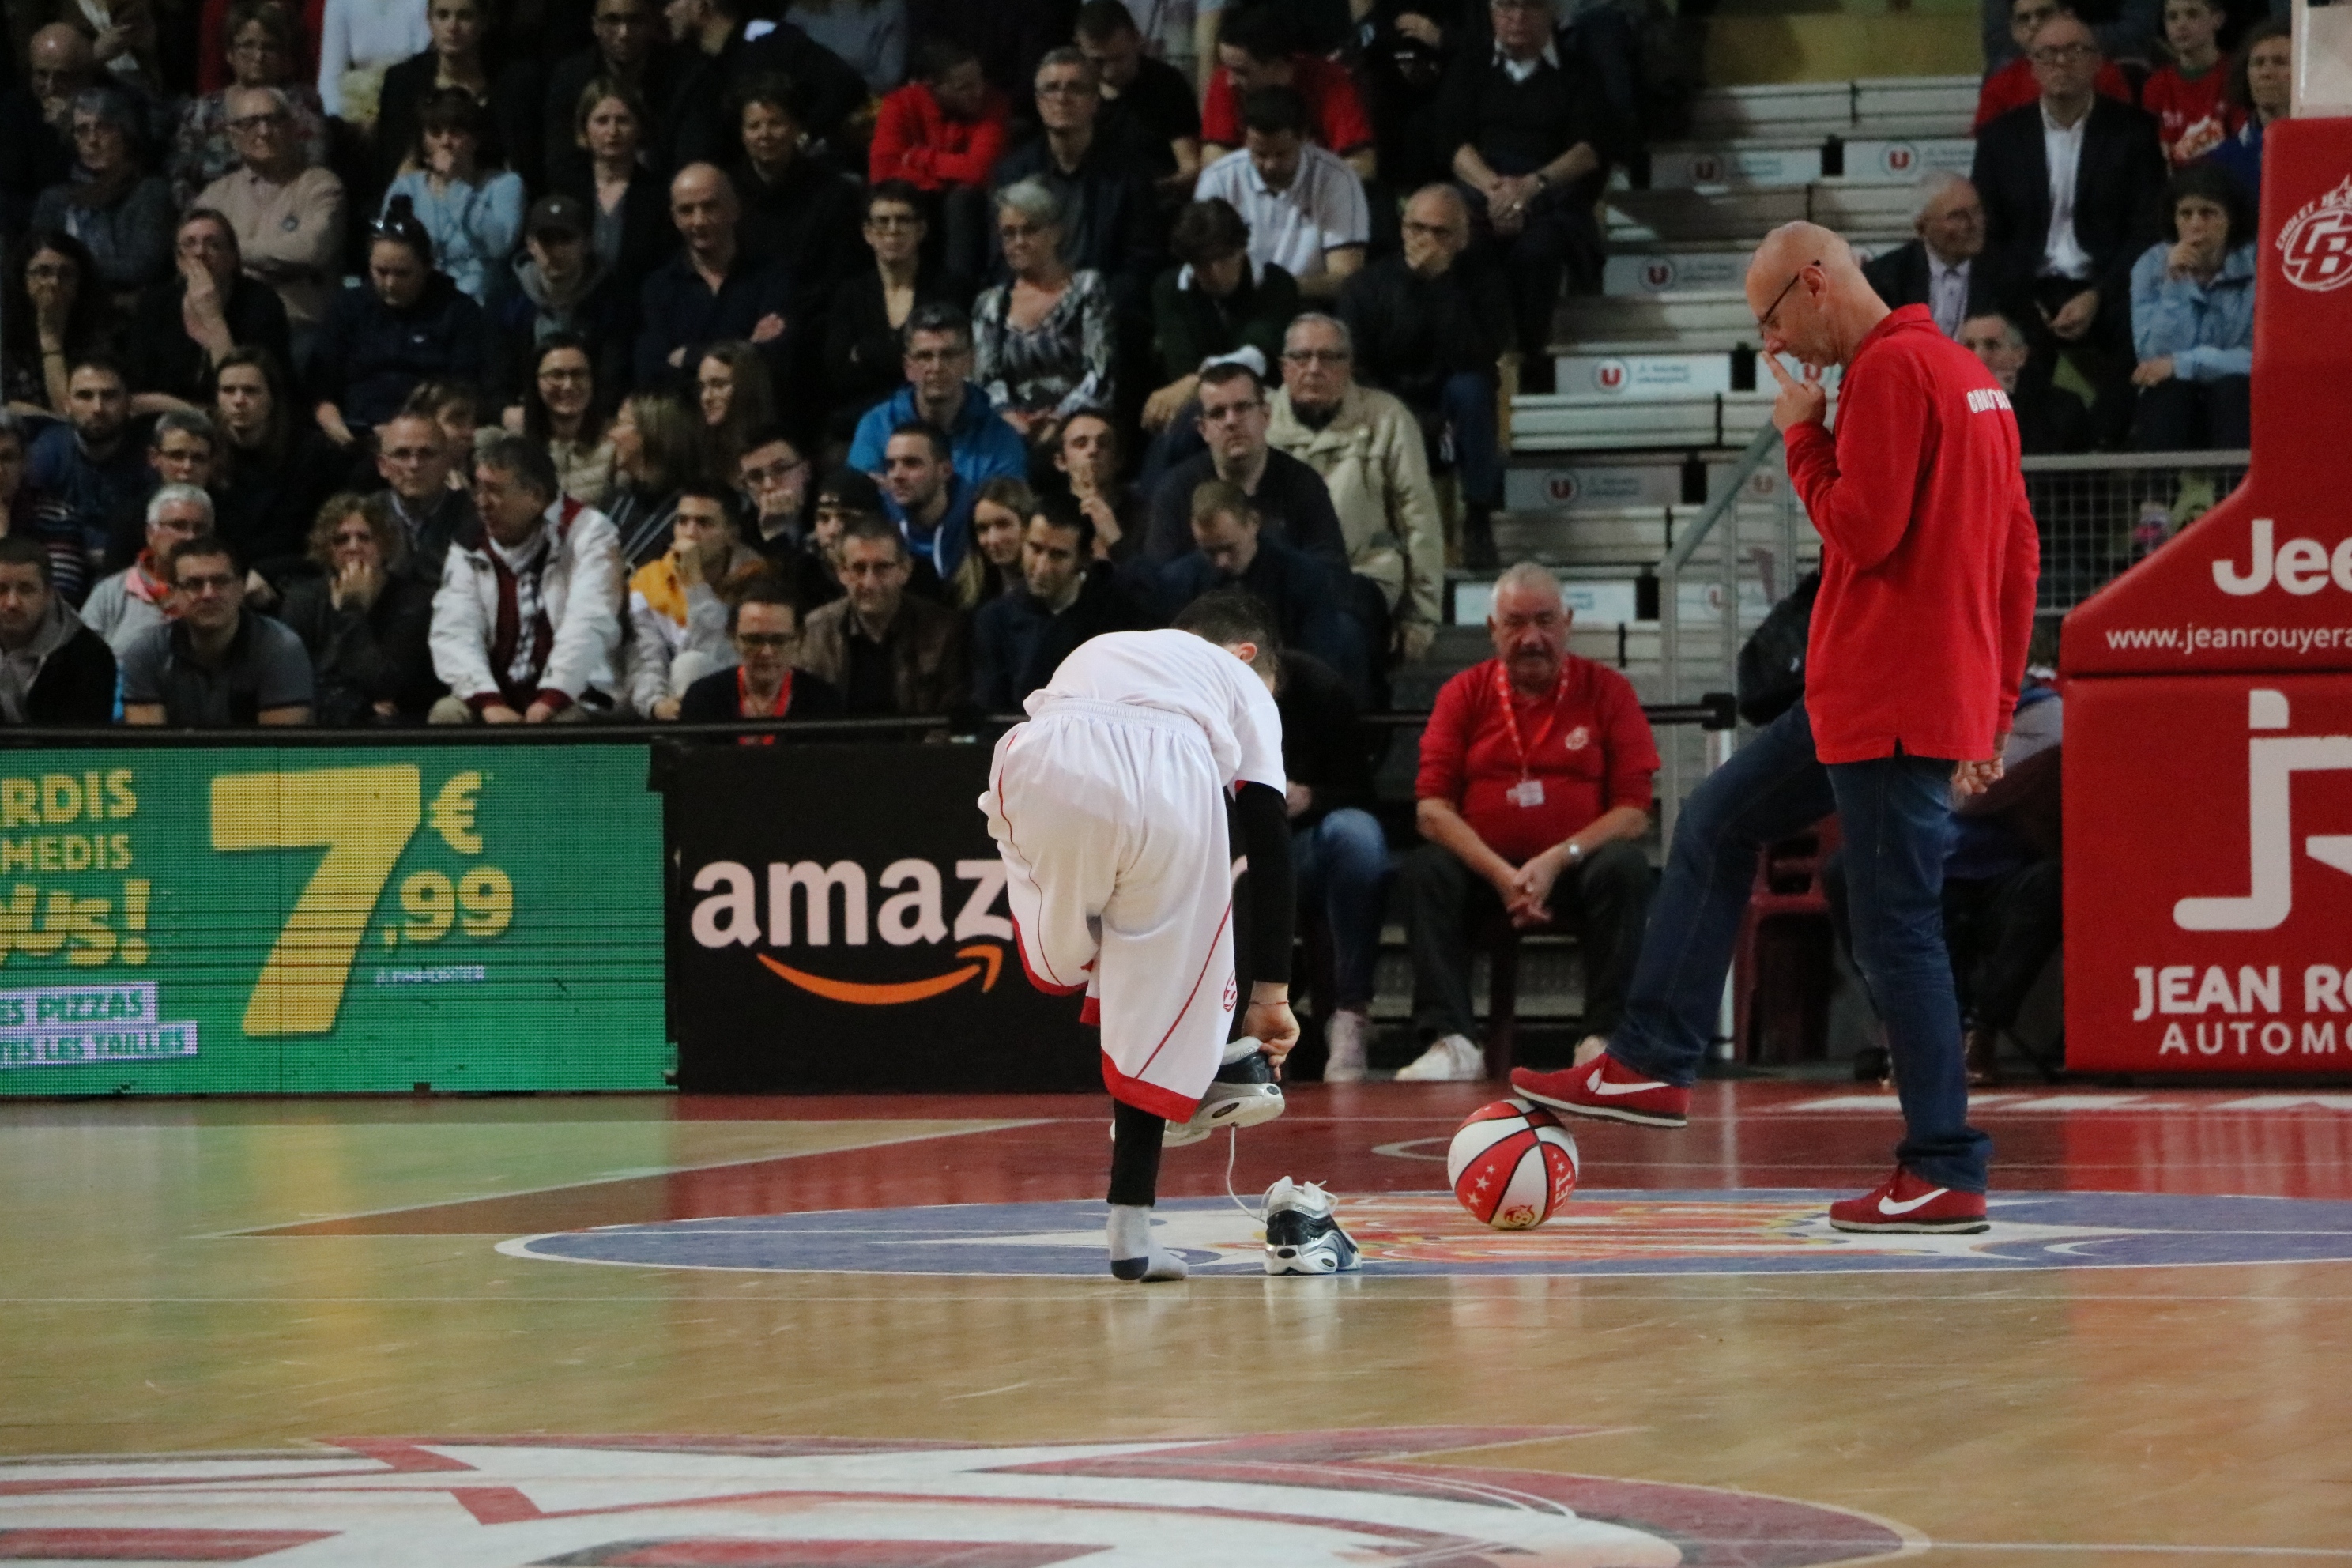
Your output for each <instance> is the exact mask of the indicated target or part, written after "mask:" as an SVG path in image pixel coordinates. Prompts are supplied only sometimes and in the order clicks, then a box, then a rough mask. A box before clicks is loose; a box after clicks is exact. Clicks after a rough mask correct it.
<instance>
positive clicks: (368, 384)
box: [310, 196, 489, 447]
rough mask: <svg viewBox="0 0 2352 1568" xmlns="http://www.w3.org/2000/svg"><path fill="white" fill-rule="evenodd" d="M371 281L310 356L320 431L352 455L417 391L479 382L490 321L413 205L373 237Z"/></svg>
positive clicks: (340, 299)
mask: <svg viewBox="0 0 2352 1568" xmlns="http://www.w3.org/2000/svg"><path fill="white" fill-rule="evenodd" d="M370 234H371V236H372V237H371V239H370V242H369V245H368V271H367V280H366V281H365V282H362V283H357V284H354V285H352V287H351V288H348V289H344V290H343V291H342V292H341V293H340V294H338V295H336V296H335V300H334V303H333V304H332V305H331V306H330V307H329V308H328V310H327V318H326V320H325V321H324V322H323V323H321V325H320V329H319V337H318V341H317V343H316V345H315V348H314V350H313V353H312V355H311V367H310V383H311V396H312V398H313V400H314V402H315V403H316V405H317V414H318V419H319V428H320V429H321V430H323V431H325V432H326V433H327V436H328V437H329V438H330V439H331V440H332V441H333V442H334V443H335V444H336V445H337V446H339V447H351V446H352V444H353V443H354V442H356V441H357V440H358V439H359V432H360V431H362V430H369V429H373V428H374V427H375V426H378V425H380V424H382V423H383V421H384V420H386V419H389V418H391V417H392V416H394V414H397V413H398V412H399V411H400V408H401V405H403V404H404V403H405V402H407V401H408V395H409V394H410V393H412V392H414V391H415V390H416V385H417V383H419V382H422V381H426V380H436V381H466V382H475V383H479V382H480V381H481V379H482V373H483V371H484V369H485V368H486V365H487V363H488V362H487V344H486V341H485V340H487V339H488V336H489V332H488V323H487V322H486V321H484V319H483V316H482V308H481V307H480V306H479V305H478V304H476V303H475V302H474V301H473V300H471V299H470V298H468V297H467V295H466V293H465V292H464V291H463V290H461V289H458V287H457V284H455V283H453V282H451V281H450V279H449V276H448V274H446V273H445V272H442V271H440V270H438V269H437V268H435V266H434V264H433V241H432V239H431V238H430V237H428V236H427V235H426V234H425V229H424V226H422V225H420V224H419V223H418V222H417V221H416V219H415V216H412V215H411V214H410V213H409V212H408V211H407V209H406V203H405V201H404V198H401V197H397V196H395V197H394V198H393V208H392V210H391V211H390V212H388V213H387V214H385V216H383V219H382V221H380V222H378V223H377V224H375V225H374V226H373V228H372V229H371V230H370Z"/></svg>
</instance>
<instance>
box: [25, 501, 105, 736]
mask: <svg viewBox="0 0 2352 1568" xmlns="http://www.w3.org/2000/svg"><path fill="white" fill-rule="evenodd" d="M114 681H115V666H114V651H113V650H112V649H111V648H110V647H107V646H106V639H105V638H103V637H100V636H99V635H98V634H97V633H96V632H94V631H91V630H90V629H89V627H88V626H84V625H83V624H82V622H81V617H80V616H77V615H75V614H74V612H73V607H72V606H71V605H68V604H67V603H66V602H65V599H64V598H63V597H62V596H61V595H59V594H58V591H57V588H56V585H55V584H54V583H53V581H52V579H51V566H50V562H49V552H47V550H46V549H44V548H42V546H41V543H40V542H39V541H37V540H34V539H27V538H21V537H18V536H16V535H15V534H10V535H8V536H7V537H5V538H0V724H5V725H24V724H104V723H107V722H109V721H111V720H112V719H113V717H114Z"/></svg>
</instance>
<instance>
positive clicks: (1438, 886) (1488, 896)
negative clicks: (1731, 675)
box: [1397, 563, 1658, 1083]
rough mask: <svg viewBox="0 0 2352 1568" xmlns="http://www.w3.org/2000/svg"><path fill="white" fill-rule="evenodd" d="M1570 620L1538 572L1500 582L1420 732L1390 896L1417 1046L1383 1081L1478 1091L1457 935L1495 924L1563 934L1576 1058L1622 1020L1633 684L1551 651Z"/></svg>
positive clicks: (1632, 886) (1644, 886) (1634, 784)
mask: <svg viewBox="0 0 2352 1568" xmlns="http://www.w3.org/2000/svg"><path fill="white" fill-rule="evenodd" d="M1573 618H1574V617H1573V616H1572V615H1571V614H1570V611H1569V609H1568V607H1567V606H1566V605H1563V604H1562V603H1561V602H1560V596H1559V579H1557V578H1555V577H1554V576H1553V575H1552V574H1550V573H1549V572H1547V571H1545V570H1544V569H1543V568H1542V567H1540V566H1537V565H1534V564H1532V563H1523V564H1521V565H1517V566H1514V567H1512V568H1511V569H1510V570H1509V571H1507V572H1506V573H1504V574H1503V575H1502V576H1501V577H1500V578H1498V579H1497V580H1496V584H1495V603H1494V609H1493V610H1492V612H1491V613H1489V614H1488V616H1486V631H1487V635H1488V636H1490V637H1493V638H1494V641H1495V657H1494V658H1490V659H1488V660H1486V662H1485V663H1484V664H1477V665H1473V666H1472V667H1471V668H1468V669H1465V670H1464V671H1463V672H1462V673H1461V674H1459V675H1457V676H1455V677H1454V679H1451V680H1449V681H1447V682H1446V683H1445V685H1444V689H1441V690H1440V691H1439V692H1438V694H1437V703H1436V706H1435V707H1434V708H1433V709H1432V710H1430V715H1429V725H1428V728H1427V729H1425V730H1423V731H1422V737H1421V776H1420V778H1419V779H1418V780H1417V781H1415V783H1414V785H1413V794H1414V795H1416V796H1418V797H1419V799H1418V804H1417V805H1416V806H1415V808H1414V820H1415V822H1416V825H1417V826H1419V827H1420V829H1421V836H1422V837H1423V838H1424V839H1426V840H1428V842H1427V843H1425V844H1423V846H1422V847H1420V848H1418V849H1416V850H1414V851H1413V852H1412V854H1411V855H1409V856H1407V857H1406V858H1405V861H1404V866H1403V870H1402V879H1403V886H1404V900H1405V936H1406V941H1407V942H1409V944H1410V945H1411V947H1412V1014H1413V1023H1414V1025H1415V1026H1416V1027H1417V1028H1418V1029H1419V1030H1420V1032H1421V1034H1422V1036H1423V1038H1425V1039H1427V1040H1429V1041H1430V1046H1429V1048H1428V1049H1427V1050H1426V1051H1424V1052H1423V1054H1422V1056H1421V1058H1419V1059H1418V1060H1416V1061H1414V1062H1413V1063H1412V1064H1411V1065H1410V1066H1408V1067H1406V1068H1403V1069H1402V1070H1401V1071H1399V1072H1398V1074H1397V1077H1398V1078H1399V1079H1404V1080H1408V1081H1418V1082H1424V1083H1436V1082H1447V1081H1454V1080H1460V1079H1478V1078H1484V1077H1485V1076H1486V1063H1485V1058H1483V1056H1482V1055H1481V1053H1480V1051H1479V1049H1478V1047H1477V1046H1475V1044H1473V1043H1472V1041H1471V1038H1470V1036H1471V1032H1472V1030H1473V1029H1475V1027H1476V1025H1475V1022H1474V1021H1473V1019H1472V1016H1471V1011H1470V932H1471V931H1473V930H1475V928H1476V927H1478V926H1481V925H1484V924H1486V922H1487V921H1490V920H1492V919H1493V918H1494V917H1495V915H1496V914H1497V913H1507V914H1508V915H1509V916H1510V919H1511V923H1512V924H1513V925H1516V926H1518V927H1521V928H1522V929H1527V928H1532V927H1538V926H1548V925H1550V924H1552V923H1554V922H1555V921H1560V922H1564V923H1566V924H1567V925H1569V926H1570V928H1571V929H1573V930H1574V931H1576V933H1577V935H1578V938H1579V939H1580V942H1581V943H1582V947H1583V952H1584V1027H1585V1032H1586V1039H1585V1042H1584V1045H1583V1046H1582V1047H1580V1048H1579V1051H1578V1055H1579V1056H1580V1058H1591V1057H1595V1056H1598V1055H1600V1054H1601V1048H1602V1047H1603V1046H1604V1045H1605V1044H1606V1043H1607V1037H1608V1036H1609V1035H1610V1034H1611V1032H1612V1031H1613V1030H1614V1029H1615V1028H1616V1027H1617V1023H1618V1019H1619V1017H1620V1016H1621V1015H1622V1013H1623V1012H1624V1007H1625V994H1626V986H1627V984H1628V982H1630V981H1631V979H1632V978H1633V960H1634V957H1635V954H1636V952H1638V951H1639V949H1640V947H1641V945H1642V927H1643V922H1644V921H1647V920H1648V918H1649V912H1650V884H1651V876H1650V861H1649V858H1648V857H1647V856H1646V855H1644V854H1643V852H1642V847H1641V845H1640V843H1639V842H1638V840H1640V839H1641V838H1642V837H1643V835H1645V834H1646V833H1648V832H1649V830H1650V775H1651V774H1652V773H1655V772H1656V771H1657V767H1658V747H1657V742H1655V740H1654V739H1653V737H1652V736H1651V734H1650V721H1649V720H1648V719H1647V718H1645V717H1643V713H1642V704H1641V700H1639V699H1638V698H1636V697H1635V696H1634V695H1633V684H1632V683H1631V682H1630V681H1628V680H1627V679H1625V678H1624V677H1623V676H1622V675H1620V674H1618V673H1617V672H1616V671H1615V670H1613V669H1611V668H1608V667H1607V666H1605V665H1601V664H1595V663H1594V662H1593V661H1592V660H1591V659H1589V658H1578V657H1577V656H1576V655H1574V654H1572V653H1570V652H1569V651H1568V628H1569V624H1570V621H1571V620H1572V619H1573Z"/></svg>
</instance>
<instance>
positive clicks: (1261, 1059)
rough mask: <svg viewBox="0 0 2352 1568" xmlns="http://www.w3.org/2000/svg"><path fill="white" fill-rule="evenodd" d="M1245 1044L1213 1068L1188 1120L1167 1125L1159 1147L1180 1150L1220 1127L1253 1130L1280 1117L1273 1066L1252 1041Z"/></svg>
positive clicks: (1238, 1041) (1280, 1103)
mask: <svg viewBox="0 0 2352 1568" xmlns="http://www.w3.org/2000/svg"><path fill="white" fill-rule="evenodd" d="M1246 1043H1247V1044H1248V1046H1249V1047H1250V1049H1249V1050H1248V1051H1247V1052H1245V1053H1244V1054H1243V1055H1242V1056H1239V1057H1236V1058H1234V1060H1232V1061H1229V1062H1227V1063H1226V1064H1225V1065H1224V1066H1223V1067H1221V1068H1218V1069H1217V1076H1216V1078H1215V1079H1214V1080H1213V1081H1212V1082H1211V1083H1210V1085H1209V1089H1208V1092H1207V1093H1206V1094H1203V1095H1202V1096H1201V1104H1200V1108H1199V1109H1198V1110H1194V1111H1193V1112H1192V1120H1190V1121H1181V1122H1180V1121H1171V1122H1170V1123H1169V1124H1168V1138H1167V1141H1166V1142H1164V1143H1162V1144H1161V1145H1160V1147H1162V1148H1165V1149H1181V1148H1182V1147H1183V1146H1184V1145H1185V1144H1187V1143H1198V1142H1201V1140H1202V1139H1203V1138H1206V1137H1207V1136H1208V1135H1209V1134H1210V1133H1212V1132H1214V1131H1218V1130H1219V1129H1221V1128H1225V1127H1255V1126H1256V1125H1258V1124H1259V1123H1260V1122H1262V1121H1273V1120H1274V1119H1275V1118H1276V1117H1277V1116H1279V1115H1281V1114H1282V1106H1283V1100H1282V1086H1281V1085H1280V1084H1278V1083H1276V1082H1275V1081H1274V1066H1273V1064H1272V1063H1270V1062H1268V1061H1267V1060H1266V1059H1265V1052H1263V1051H1261V1050H1259V1049H1258V1048H1257V1042H1256V1041H1255V1040H1251V1041H1248V1042H1246ZM1234 1044H1235V1045H1236V1046H1239V1045H1242V1044H1244V1042H1243V1041H1240V1040H1236V1041H1234Z"/></svg>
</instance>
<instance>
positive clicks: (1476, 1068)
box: [1397, 1035, 1486, 1083]
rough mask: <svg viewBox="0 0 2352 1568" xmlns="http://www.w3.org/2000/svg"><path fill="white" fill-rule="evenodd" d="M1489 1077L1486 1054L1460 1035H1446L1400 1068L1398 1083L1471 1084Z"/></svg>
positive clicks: (1398, 1070)
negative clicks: (1487, 1075)
mask: <svg viewBox="0 0 2352 1568" xmlns="http://www.w3.org/2000/svg"><path fill="white" fill-rule="evenodd" d="M1485 1077H1486V1053H1485V1052H1483V1051H1481V1050H1479V1048H1478V1047H1476V1046H1475V1045H1473V1044H1472V1043H1471V1042H1470V1040H1469V1039H1468V1038H1467V1037H1464V1036H1461V1035H1447V1036H1446V1037H1444V1038H1443V1039H1440V1040H1436V1041H1433V1042H1432V1043H1431V1045H1430V1047H1429V1049H1427V1050H1425V1051H1423V1052H1422V1053H1421V1055H1419V1056H1418V1057H1415V1058H1413V1059H1412V1061H1411V1062H1408V1063H1407V1064H1406V1065H1404V1066H1403V1067H1401V1068H1397V1081H1398V1082H1399V1083H1472V1082H1475V1081H1476V1080H1477V1079H1482V1078H1485Z"/></svg>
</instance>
